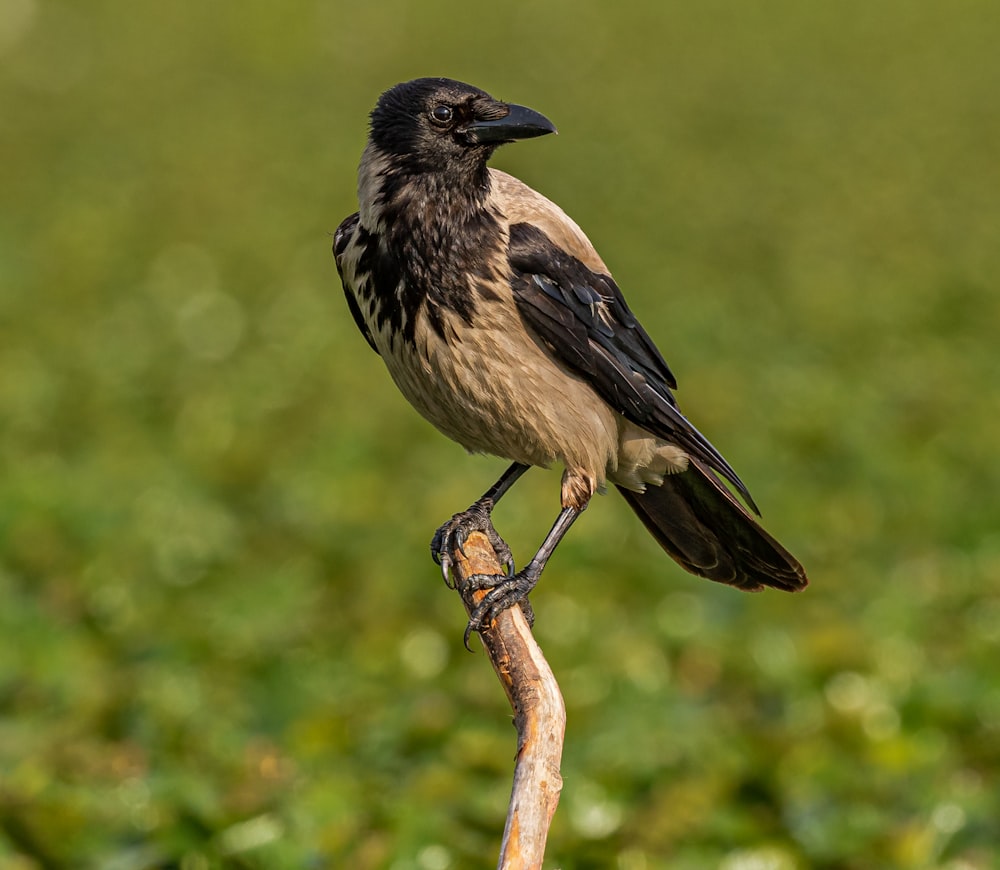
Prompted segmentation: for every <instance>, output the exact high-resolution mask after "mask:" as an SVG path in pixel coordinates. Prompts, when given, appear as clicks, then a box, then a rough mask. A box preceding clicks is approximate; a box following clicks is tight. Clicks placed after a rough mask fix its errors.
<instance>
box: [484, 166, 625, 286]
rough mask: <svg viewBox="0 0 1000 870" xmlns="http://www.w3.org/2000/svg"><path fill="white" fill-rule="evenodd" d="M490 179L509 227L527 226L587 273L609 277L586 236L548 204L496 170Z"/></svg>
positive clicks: (544, 198)
mask: <svg viewBox="0 0 1000 870" xmlns="http://www.w3.org/2000/svg"><path fill="white" fill-rule="evenodd" d="M490 176H491V179H492V183H493V192H494V197H495V200H496V203H497V205H498V206H499V207H500V210H501V211H502V213H503V214H504V216H505V217H506V218H507V221H508V223H509V224H510V225H511V226H513V225H516V224H529V225H531V226H534V227H537V228H538V229H539V230H541V231H542V232H543V233H544V234H545V235H546V236H547V237H548V238H549V239H550V240H551V241H552V244H554V245H556V246H557V247H558V248H561V249H562V250H564V251H565V252H566V253H567V254H570V255H571V256H573V257H575V258H576V259H577V260H579V261H580V262H581V263H583V264H584V265H585V266H586V267H587V268H588V269H591V270H592V271H594V272H599V273H602V274H605V275H609V274H610V272H609V270H608V267H607V266H606V265H605V264H604V261H603V260H602V259H601V257H600V254H598V253H597V250H596V248H594V246H593V244H591V241H590V239H588V238H587V234H586V233H584V231H583V230H582V229H580V227H579V226H578V225H577V223H576V222H575V221H574V220H573V219H572V218H571V217H570V216H569V215H568V214H566V212H565V211H563V210H562V209H561V208H560V207H559V206H558V205H556V204H555V203H554V202H552V200H550V199H549V198H548V197H546V196H543V195H542V194H540V193H539V192H538V191H537V190H535V189H533V188H531V187H529V186H528V185H527V184H525V183H524V182H523V181H521V180H520V179H518V178H515V177H514V176H513V175H509V174H508V173H506V172H503V171H501V170H499V169H491V170H490Z"/></svg>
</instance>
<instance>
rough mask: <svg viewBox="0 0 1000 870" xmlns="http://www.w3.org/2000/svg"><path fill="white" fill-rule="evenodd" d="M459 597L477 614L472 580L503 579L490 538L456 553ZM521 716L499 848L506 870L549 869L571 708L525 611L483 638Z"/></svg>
mask: <svg viewBox="0 0 1000 870" xmlns="http://www.w3.org/2000/svg"><path fill="white" fill-rule="evenodd" d="M452 557H453V559H454V565H455V574H456V580H457V586H458V591H459V593H460V594H461V596H462V601H463V603H464V604H465V609H466V610H467V611H468V612H469V613H472V611H473V609H474V608H475V606H476V604H477V603H478V602H479V601H480V599H482V597H483V596H484V595H485V594H486V590H482V589H478V590H469V589H468V587H467V585H466V584H465V579H466V578H467V577H469V576H470V575H472V574H501V575H502V574H503V570H502V568H501V567H500V562H499V560H498V559H497V555H496V553H495V552H494V551H493V547H492V546H491V545H490V542H489V540H488V539H487V537H486V536H485V535H483V534H481V533H479V532H473V533H472V534H471V535H469V538H468V540H467V541H466V542H465V553H464V554H463V553H462V552H461V551H456V552H455V553H453V554H452ZM480 637H481V638H482V641H483V646H484V647H485V648H486V654H487V655H488V656H489V657H490V662H491V663H492V664H493V670H494V671H496V674H497V676H498V677H499V678H500V683H501V684H502V685H503V689H504V691H505V692H506V693H507V700H508V701H510V706H511V707H512V708H513V710H514V725H515V727H516V728H517V762H516V765H515V767H514V787H513V789H512V791H511V796H510V805H509V807H508V809H507V825H506V827H505V828H504V832H503V843H502V844H501V848H500V860H499V862H498V863H497V867H498V868H500V870H530V868H540V867H541V866H542V856H543V855H544V854H545V839H546V837H547V836H548V833H549V825H551V824H552V816H553V815H554V814H555V811H556V806H557V805H558V803H559V792H560V791H561V789H562V776H561V775H560V773H559V764H560V761H561V759H562V747H563V736H564V734H565V731H566V707H565V705H564V704H563V699H562V694H561V693H560V692H559V685H558V683H556V678H555V676H554V675H553V674H552V669H551V668H550V667H549V665H548V662H546V661H545V657H544V656H543V655H542V651H541V649H540V648H539V646H538V644H537V643H536V642H535V638H534V636H533V635H532V634H531V628H530V627H529V626H528V622H527V620H526V619H525V618H524V614H523V613H522V612H521V608H520V607H512V608H510V609H509V610H505V611H504V612H503V613H501V614H500V615H499V616H498V617H497V618H496V620H495V621H494V622H493V623H492V624H491V625H490V626H489V628H487V629H484V630H483V631H482V632H480Z"/></svg>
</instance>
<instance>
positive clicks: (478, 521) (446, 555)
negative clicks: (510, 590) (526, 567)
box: [431, 499, 514, 588]
mask: <svg viewBox="0 0 1000 870" xmlns="http://www.w3.org/2000/svg"><path fill="white" fill-rule="evenodd" d="M492 511H493V501H492V499H480V500H479V501H477V502H476V503H475V504H474V505H472V506H471V507H469V508H468V509H467V510H464V511H462V512H461V513H457V514H455V516H453V517H452V518H451V519H450V520H448V522H446V523H445V524H444V525H443V526H441V528H439V529H438V530H437V531H436V532H435V533H434V537H433V538H432V539H431V558H433V559H434V561H435V562H437V564H438V565H440V566H441V576H442V577H444V582H445V583H446V584H447V585H448V586H449V587H451V588H454V585H455V584H454V582H453V581H452V578H451V568H452V565H453V558H452V553H453V552H455V550H458V551H459V552H460V553H461V554H462V555H463V556H464V555H465V549H464V548H465V542H466V540H468V537H469V535H470V534H472V533H473V532H482V533H483V534H484V535H486V537H487V538H488V539H489V542H490V545H491V546H492V547H493V549H494V550H495V551H496V554H497V558H498V559H499V560H500V565H501V566H502V567H503V569H504V570H505V571H506V572H507V576H508V577H513V576H514V554H513V553H512V552H511V550H510V547H508V546H507V542H506V541H505V540H504V539H503V538H501V537H500V535H499V533H498V532H497V530H496V529H495V528H493V520H492V519H491V518H490V514H491V513H492Z"/></svg>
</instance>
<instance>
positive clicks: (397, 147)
mask: <svg viewBox="0 0 1000 870" xmlns="http://www.w3.org/2000/svg"><path fill="white" fill-rule="evenodd" d="M555 132H556V128H555V127H554V126H553V125H552V122H551V121H549V119H548V118H546V117H545V116H544V115H541V114H539V113H538V112H536V111H534V110H533V109H528V108H526V107H524V106H517V105H514V104H512V103H504V102H501V101H500V100H495V99H494V98H493V97H491V96H490V95H489V94H487V93H486V92H485V91H482V90H480V89H479V88H476V87H473V86H472V85H467V84H463V83H462V82H456V81H453V80H452V79H444V78H423V79H414V80H413V81H410V82H403V83H402V84H399V85H396V86H395V87H393V88H390V89H389V90H387V91H386V92H385V93H384V94H382V96H381V97H380V98H379V101H378V103H377V104H376V106H375V109H374V110H373V111H372V114H371V142H372V144H373V145H374V146H375V147H376V148H377V149H378V150H379V151H380V152H381V153H382V154H383V155H385V156H386V157H388V158H389V159H390V160H393V161H394V162H397V163H402V164H405V165H407V166H408V167H409V168H410V169H411V170H413V171H416V172H440V171H449V170H458V171H462V170H463V169H465V170H467V171H475V170H476V169H482V168H483V167H485V165H486V161H487V160H488V159H489V157H490V155H491V154H492V153H493V152H494V151H495V150H496V148H497V147H498V146H500V145H504V144H506V143H507V142H515V141H517V140H518V139H531V138H534V137H535V136H544V135H545V134H546V133H555Z"/></svg>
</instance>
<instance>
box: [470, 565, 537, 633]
mask: <svg viewBox="0 0 1000 870" xmlns="http://www.w3.org/2000/svg"><path fill="white" fill-rule="evenodd" d="M529 567H530V566H529ZM538 573H540V572H534V571H530V570H525V571H522V572H520V573H519V574H514V575H513V576H510V577H504V576H503V575H500V574H472V575H470V576H469V577H467V578H466V581H465V582H466V583H468V584H469V585H470V587H471V588H472V589H488V590H489V592H487V593H486V594H485V595H484V596H483V597H482V599H481V600H480V602H479V604H477V605H476V608H475V610H473V611H472V613H471V614H470V615H469V623H468V625H466V627H465V646H466V648H468V646H469V638H470V637H471V636H472V632H474V631H482V630H483V628H484V627H486V626H487V625H489V624H490V623H491V622H493V620H494V619H496V618H497V617H498V616H499V615H500V614H501V613H503V612H504V611H505V610H507V609H508V608H510V607H513V606H514V605H515V604H520V605H521V609H522V610H523V611H524V615H525V618H526V619H527V620H528V624H529V625H533V624H534V622H535V614H534V611H533V610H532V609H531V605H530V604H529V603H528V593H529V592H531V590H532V589H534V588H535V585H536V584H537V583H538Z"/></svg>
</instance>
